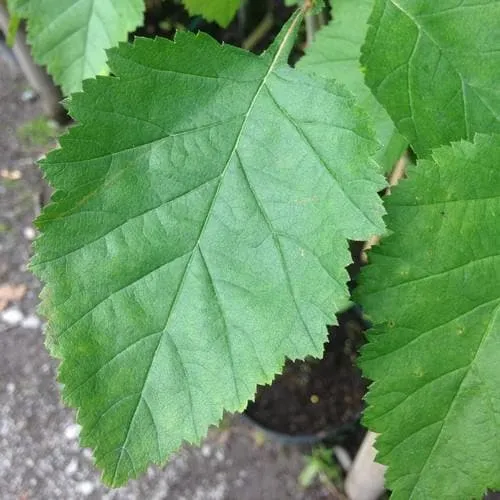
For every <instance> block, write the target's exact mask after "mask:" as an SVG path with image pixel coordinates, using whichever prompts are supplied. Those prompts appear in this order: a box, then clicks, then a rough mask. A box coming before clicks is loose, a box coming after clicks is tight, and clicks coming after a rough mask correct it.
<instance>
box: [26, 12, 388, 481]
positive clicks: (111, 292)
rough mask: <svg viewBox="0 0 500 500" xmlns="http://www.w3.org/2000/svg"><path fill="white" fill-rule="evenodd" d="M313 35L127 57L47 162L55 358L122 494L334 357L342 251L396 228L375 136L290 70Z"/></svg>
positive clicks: (47, 267)
mask: <svg viewBox="0 0 500 500" xmlns="http://www.w3.org/2000/svg"><path fill="white" fill-rule="evenodd" d="M300 19H301V17H300V16H298V17H297V15H296V16H295V17H294V18H293V20H292V21H291V23H292V25H290V24H288V25H286V26H285V27H284V29H283V31H282V34H281V35H280V36H279V38H278V39H277V41H276V42H275V44H274V45H273V47H272V48H271V49H270V50H269V51H268V52H266V53H265V54H263V55H262V56H261V57H257V56H255V55H253V54H251V53H249V52H246V51H243V50H240V49H236V48H234V47H231V46H229V45H224V46H220V45H219V44H218V43H217V42H215V41H214V40H213V39H211V38H210V37H208V36H207V35H204V34H201V33H200V34H199V35H197V36H195V35H192V34H190V33H178V34H177V37H176V40H175V43H173V42H170V41H168V40H165V39H156V40H154V41H153V40H148V39H136V42H135V43H134V45H133V46H130V45H125V44H124V45H121V46H120V47H119V48H118V49H113V50H112V51H110V53H109V54H110V61H109V64H110V67H111V69H112V71H113V73H114V74H115V75H117V76H118V77H119V78H114V77H113V78H112V77H98V78H97V79H96V80H88V81H87V82H85V83H84V92H83V93H79V94H75V95H74V96H73V98H72V100H71V107H70V111H71V114H72V115H73V116H74V117H75V118H76V119H77V120H78V121H80V122H81V125H80V126H79V127H76V128H73V129H71V131H70V133H69V135H67V136H65V137H62V138H61V145H62V149H60V150H56V151H54V152H52V153H51V154H50V155H49V156H48V158H47V160H46V161H44V163H43V169H44V171H45V173H46V176H47V178H48V180H49V181H50V182H51V184H52V185H53V186H54V187H55V188H56V189H57V191H56V193H55V195H54V197H53V203H52V204H51V205H50V206H48V207H47V208H45V210H44V212H43V214H42V215H41V217H40V218H39V219H38V226H39V228H40V229H41V230H42V232H43V235H42V237H41V238H40V239H39V240H38V241H37V243H36V256H35V258H34V260H33V269H34V270H35V271H36V273H37V274H38V275H39V276H40V277H41V278H42V279H43V280H44V281H45V282H46V284H47V285H46V288H45V290H44V292H43V298H44V301H43V310H44V312H45V314H46V315H47V316H48V318H49V324H48V331H47V338H48V344H49V346H50V348H51V350H52V353H53V354H54V355H56V356H58V357H61V358H62V360H63V361H62V364H61V367H60V380H61V381H62V382H63V383H64V384H65V390H64V398H65V400H66V402H68V403H69V404H71V405H73V406H75V407H78V408H79V413H78V417H79V421H80V422H81V424H82V425H83V430H82V434H81V436H82V443H83V444H84V445H88V446H92V447H94V448H95V456H96V463H97V465H98V466H100V467H102V468H103V469H104V476H103V477H104V480H105V481H106V482H108V483H109V484H111V485H119V484H122V483H124V482H125V481H126V480H127V478H128V477H129V476H136V475H137V474H139V473H140V472H141V471H143V470H144V469H145V467H146V465H147V464H148V462H150V461H154V462H156V463H161V462H163V461H164V460H165V459H166V458H167V457H168V456H169V454H170V453H172V451H174V450H175V449H176V448H177V447H178V446H179V445H180V444H181V442H182V440H186V441H189V442H194V441H198V440H199V439H200V438H201V436H203V435H204V434H205V432H206V430H207V427H208V426H209V425H210V424H213V423H216V422H217V421H218V420H219V418H220V417H221V415H222V411H223V409H226V410H229V411H234V410H241V409H243V408H244V407H245V406H246V404H247V401H248V399H250V398H252V397H253V395H254V392H255V388H256V384H258V383H259V384H262V383H268V382H270V381H271V380H272V378H273V377H274V374H275V373H276V372H277V371H279V370H280V369H281V368H282V365H283V362H284V358H285V356H288V357H289V358H292V359H295V358H303V357H304V356H306V355H314V356H321V354H322V351H323V343H324V342H325V341H326V337H327V331H326V327H325V324H327V323H334V322H335V321H336V320H335V313H336V312H337V311H339V310H340V309H342V308H343V307H345V305H346V304H347V302H348V291H347V287H346V284H345V283H346V281H347V279H348V276H347V273H346V271H345V266H346V265H347V264H349V262H350V255H349V252H348V248H347V241H346V239H347V238H349V239H359V240H364V239H367V238H368V237H369V236H370V235H371V234H373V233H380V232H382V231H383V229H384V226H383V223H382V219H381V215H382V212H383V209H382V205H381V202H380V199H379V197H378V195H377V191H378V190H380V189H381V188H382V187H383V186H384V184H385V182H384V180H383V177H382V175H381V174H380V173H379V169H378V166H377V165H376V163H375V162H374V161H373V160H372V159H370V155H371V154H372V153H373V152H374V151H375V149H376V143H375V142H374V140H373V133H372V132H371V129H370V127H369V124H368V120H367V117H366V116H365V115H364V114H363V113H362V112H361V111H360V110H359V109H358V108H357V107H356V106H355V104H354V100H353V98H352V96H350V94H349V93H348V92H346V91H345V90H344V89H343V88H342V87H340V86H339V85H338V84H336V83H333V82H330V81H327V80H322V79H313V78H311V77H309V76H308V75H305V74H303V73H301V72H298V71H295V70H292V69H291V68H289V67H288V65H287V63H286V61H287V58H288V52H289V51H290V49H291V48H292V46H293V43H294V38H295V37H294V34H293V33H294V30H296V29H297V27H298V25H299V23H300ZM131 96H134V99H131Z"/></svg>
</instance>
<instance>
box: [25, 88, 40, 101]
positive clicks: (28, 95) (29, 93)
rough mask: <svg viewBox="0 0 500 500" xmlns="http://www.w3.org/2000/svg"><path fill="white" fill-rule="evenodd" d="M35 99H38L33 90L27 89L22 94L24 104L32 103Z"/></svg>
mask: <svg viewBox="0 0 500 500" xmlns="http://www.w3.org/2000/svg"><path fill="white" fill-rule="evenodd" d="M35 98H36V94H35V91H34V90H33V89H26V90H25V91H23V93H22V94H21V101H23V102H27V101H32V100H33V99H35Z"/></svg>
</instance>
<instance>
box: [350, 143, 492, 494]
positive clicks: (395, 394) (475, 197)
mask: <svg viewBox="0 0 500 500" xmlns="http://www.w3.org/2000/svg"><path fill="white" fill-rule="evenodd" d="M499 155H500V138H499V137H498V136H494V137H489V136H477V138H476V142H475V144H470V143H467V142H462V143H457V144H453V146H452V147H451V148H450V147H445V148H441V149H438V150H436V151H434V153H433V160H432V161H422V162H419V165H418V168H413V169H412V170H411V171H410V173H409V180H407V181H403V182H402V183H401V185H400V186H398V187H397V188H395V189H394V192H393V194H392V195H391V196H390V197H389V198H388V199H387V202H386V207H387V211H388V216H387V224H388V228H389V230H390V231H393V232H394V234H393V235H391V236H389V237H388V238H386V239H384V240H383V241H382V245H381V246H380V247H377V248H374V249H373V251H372V252H371V253H370V262H371V264H370V265H369V266H368V267H366V268H364V269H363V271H362V273H361V287H360V289H359V293H358V299H359V300H360V301H361V303H362V304H363V306H364V307H365V309H366V312H367V314H368V316H369V317H370V318H371V319H372V320H373V322H374V323H375V328H374V330H372V331H371V333H370V335H369V343H368V345H367V346H366V347H365V348H364V351H363V353H362V357H361V366H362V368H363V370H364V373H365V375H366V376H368V377H369V378H370V379H372V380H374V381H375V382H374V384H373V385H372V386H371V388H370V392H369V394H368V398H367V400H368V403H369V408H368V410H367V412H366V416H365V423H367V424H368V425H369V427H370V428H371V429H373V430H375V431H376V432H380V433H382V434H381V436H380V437H379V438H378V440H377V444H376V446H377V449H378V450H379V455H378V459H379V460H380V461H381V462H382V463H385V464H388V465H389V470H388V473H387V474H386V477H387V479H388V484H389V487H390V488H391V489H392V490H393V494H392V497H391V498H394V499H396V500H397V499H405V500H406V499H408V498H412V499H422V500H428V499H430V498H453V499H457V500H459V499H470V498H481V497H482V495H483V493H484V491H485V490H486V488H491V489H500V424H499V423H500V393H499V391H498V387H499V384H500V371H499V369H498V360H499V359H500V282H499V280H498V276H500V251H499V241H500V224H499V216H500V170H499V169H498V158H499ZM471 171H473V172H474V173H475V175H474V177H472V176H471Z"/></svg>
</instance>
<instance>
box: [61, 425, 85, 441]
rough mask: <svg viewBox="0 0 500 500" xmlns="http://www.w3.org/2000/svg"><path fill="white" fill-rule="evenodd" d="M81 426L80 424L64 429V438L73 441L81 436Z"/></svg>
mask: <svg viewBox="0 0 500 500" xmlns="http://www.w3.org/2000/svg"><path fill="white" fill-rule="evenodd" d="M81 429H82V428H81V426H80V425H78V424H71V425H68V427H66V429H64V436H65V437H66V439H69V440H73V439H76V438H77V437H78V436H79V435H80V430H81Z"/></svg>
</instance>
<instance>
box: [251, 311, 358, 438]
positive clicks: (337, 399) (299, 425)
mask: <svg viewBox="0 0 500 500" xmlns="http://www.w3.org/2000/svg"><path fill="white" fill-rule="evenodd" d="M339 325H340V326H338V327H331V328H330V335H329V341H328V343H327V345H326V347H325V355H324V357H323V359H321V360H317V359H313V358H309V359H307V360H305V361H294V362H292V361H287V363H286V364H285V369H284V371H283V374H282V375H279V376H278V377H277V378H276V379H275V380H274V382H273V383H272V385H270V386H264V387H259V389H258V391H257V396H256V398H255V402H253V403H250V405H249V406H248V408H247V410H246V412H247V414H248V415H249V416H250V417H251V418H252V419H253V420H255V421H256V422H257V423H259V424H261V425H263V426H264V427H266V428H268V429H270V430H272V431H275V432H280V433H284V434H288V435H291V436H296V435H311V434H325V435H326V434H329V433H330V431H334V430H336V429H339V428H342V427H344V426H345V425H346V424H351V423H353V422H355V421H356V420H357V419H358V418H359V416H360V414H361V410H362V409H363V395H364V393H365V389H366V383H365V381H364V380H363V378H362V376H361V372H360V370H359V369H358V368H357V367H356V366H355V361H356V357H357V352H358V349H359V347H360V346H361V344H362V342H363V326H362V323H361V322H360V320H359V319H358V318H357V316H356V314H355V313H353V312H347V313H344V314H343V315H342V316H341V317H340V318H339Z"/></svg>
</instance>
